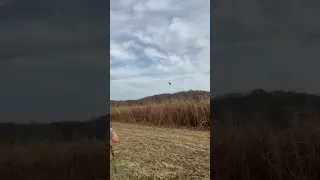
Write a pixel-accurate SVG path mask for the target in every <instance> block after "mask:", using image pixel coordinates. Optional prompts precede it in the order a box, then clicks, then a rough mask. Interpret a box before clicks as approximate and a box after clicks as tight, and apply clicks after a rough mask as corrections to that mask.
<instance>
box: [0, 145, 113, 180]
mask: <svg viewBox="0 0 320 180" xmlns="http://www.w3.org/2000/svg"><path fill="white" fill-rule="evenodd" d="M107 156H108V151H107V143H105V142H98V141H97V142H95V141H87V142H81V141H79V142H56V143H48V142H38V143H32V144H28V145H19V144H16V145H14V146H10V147H9V146H6V147H5V146H0V179H3V180H98V179H99V180H102V179H106V178H107V175H108V173H109V172H108V171H109V169H108V168H107V166H108V160H107Z"/></svg>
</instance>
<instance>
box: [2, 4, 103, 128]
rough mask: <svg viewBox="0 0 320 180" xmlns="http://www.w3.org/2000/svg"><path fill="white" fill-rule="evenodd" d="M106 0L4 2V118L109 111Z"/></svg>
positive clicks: (43, 117)
mask: <svg viewBox="0 0 320 180" xmlns="http://www.w3.org/2000/svg"><path fill="white" fill-rule="evenodd" d="M108 3H109V2H108V1H105V0H92V1H91V0H90V1H89V0H68V1H63V0H46V1H43V0H28V1H25V0H5V1H4V0H0V82H1V84H0V121H2V122H3V121H14V122H28V121H33V120H35V121H53V120H83V119H87V118H89V117H91V116H96V115H103V114H106V113H107V112H108V108H107V107H108V103H109V84H108V80H109V75H108V74H109V59H108V57H109V49H108V47H109V37H108V36H109V18H108V16H107V15H106V14H108Z"/></svg>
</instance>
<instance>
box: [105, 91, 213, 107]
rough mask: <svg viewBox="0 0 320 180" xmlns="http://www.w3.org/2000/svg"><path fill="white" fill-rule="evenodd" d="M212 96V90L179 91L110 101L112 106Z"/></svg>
mask: <svg viewBox="0 0 320 180" xmlns="http://www.w3.org/2000/svg"><path fill="white" fill-rule="evenodd" d="M208 97H210V92H207V91H198V90H196V91H194V90H189V91H181V92H177V93H173V94H170V93H165V94H157V95H153V96H147V97H144V98H141V99H138V100H125V101H113V100H111V101H110V106H115V107H116V106H143V105H149V104H154V103H164V102H168V100H177V99H180V100H181V99H191V100H194V101H201V100H202V99H203V98H208Z"/></svg>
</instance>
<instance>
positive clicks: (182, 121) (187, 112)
mask: <svg viewBox="0 0 320 180" xmlns="http://www.w3.org/2000/svg"><path fill="white" fill-rule="evenodd" d="M110 117H111V121H112V122H114V121H117V122H124V123H140V124H146V125H153V126H162V127H179V128H180V127H187V128H196V129H199V130H200V129H201V130H203V129H206V130H208V129H209V127H210V99H209V97H208V98H203V99H201V100H200V101H195V100H192V99H172V100H167V101H166V102H163V103H150V104H148V105H142V106H120V107H111V113H110Z"/></svg>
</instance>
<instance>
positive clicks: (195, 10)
mask: <svg viewBox="0 0 320 180" xmlns="http://www.w3.org/2000/svg"><path fill="white" fill-rule="evenodd" d="M168 82H171V84H172V85H171V86H170V85H169V83H168ZM188 90H205V91H210V1H209V0H197V1H195V0H161V1H160V0H117V1H110V98H111V99H112V100H128V99H139V98H143V97H145V96H151V95H155V94H162V93H174V92H178V91H188Z"/></svg>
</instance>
